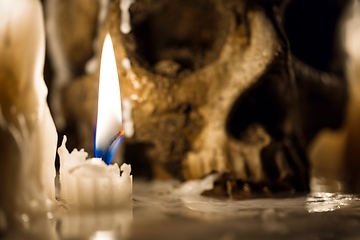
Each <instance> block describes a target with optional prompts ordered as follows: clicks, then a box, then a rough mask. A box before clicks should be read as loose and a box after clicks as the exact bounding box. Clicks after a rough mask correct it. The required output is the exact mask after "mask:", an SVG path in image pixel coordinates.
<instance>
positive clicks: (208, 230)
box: [0, 181, 360, 240]
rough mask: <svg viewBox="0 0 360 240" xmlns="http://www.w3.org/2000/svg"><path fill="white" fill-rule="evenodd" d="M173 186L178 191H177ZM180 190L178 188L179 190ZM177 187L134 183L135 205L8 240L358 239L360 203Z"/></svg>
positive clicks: (69, 216) (46, 225) (75, 214)
mask: <svg viewBox="0 0 360 240" xmlns="http://www.w3.org/2000/svg"><path fill="white" fill-rule="evenodd" d="M174 186H175V187H174ZM176 186H177V187H176ZM178 186H179V185H177V183H174V182H156V183H154V182H153V183H145V182H136V181H135V184H134V193H133V204H132V206H131V207H129V208H125V209H111V210H102V211H75V210H71V211H68V210H64V209H63V210H61V211H58V212H55V213H53V214H52V215H51V216H49V217H50V220H49V219H44V218H39V219H31V220H30V221H29V222H27V223H26V224H23V226H22V227H20V228H19V229H8V231H6V232H5V233H3V234H2V235H0V237H1V236H2V237H4V239H24V238H27V239H171V240H176V239H214V240H233V239H314V240H315V239H319V240H322V239H324V240H325V239H360V198H357V197H356V196H354V195H341V194H311V195H308V196H298V197H293V198H273V199H253V200H242V201H235V200H229V199H223V200H219V199H214V198H208V197H203V196H200V195H198V194H196V193H194V192H191V191H190V192H185V193H184V192H176V191H174V189H178Z"/></svg>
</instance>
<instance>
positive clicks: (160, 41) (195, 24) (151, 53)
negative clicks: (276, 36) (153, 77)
mask: <svg viewBox="0 0 360 240" xmlns="http://www.w3.org/2000/svg"><path fill="white" fill-rule="evenodd" d="M215 2H216V1H215V0H153V1H151V0H142V1H141V0H139V1H137V2H136V3H134V4H133V5H132V7H131V8H130V13H131V26H132V32H131V34H130V36H133V37H131V38H129V37H126V39H128V40H132V41H134V44H135V49H134V52H133V54H134V55H135V56H134V57H135V59H136V60H137V61H138V62H139V63H140V64H141V65H142V66H143V67H145V68H148V69H149V70H151V71H153V72H156V73H159V74H162V75H172V76H176V75H178V74H179V73H180V72H184V71H186V72H190V71H193V70H196V69H199V68H201V67H203V66H205V65H206V64H208V63H209V62H211V61H213V60H215V59H216V58H217V57H218V55H219V53H220V50H221V47H222V45H223V44H224V42H225V39H226V35H227V30H228V29H229V26H228V21H226V19H227V18H228V16H227V14H225V13H224V11H223V10H222V7H221V6H219V4H215ZM224 20H225V21H224ZM128 51H129V49H128ZM130 51H131V50H130ZM130 54H131V53H130Z"/></svg>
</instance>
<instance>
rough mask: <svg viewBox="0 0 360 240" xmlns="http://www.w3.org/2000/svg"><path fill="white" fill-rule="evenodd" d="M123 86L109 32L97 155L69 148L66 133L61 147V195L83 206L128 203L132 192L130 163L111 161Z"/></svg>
mask: <svg viewBox="0 0 360 240" xmlns="http://www.w3.org/2000/svg"><path fill="white" fill-rule="evenodd" d="M120 99H121V98H120V87H119V80H118V74H117V68H116V61H115V54H114V48H113V45H112V41H111V38H110V36H109V35H107V36H106V38H105V41H104V45H103V50H102V55H101V63H100V79H99V99H98V117H97V124H96V132H95V141H94V149H95V157H96V158H92V159H88V160H86V157H87V153H86V152H85V151H84V150H83V149H82V150H80V151H78V150H77V149H74V150H73V151H72V152H71V154H70V153H69V152H68V150H67V149H66V146H65V143H66V136H65V137H64V140H63V142H62V145H61V147H60V148H59V149H58V153H59V155H60V182H61V192H60V193H61V197H62V199H64V200H65V201H66V202H67V204H69V205H70V206H75V207H80V208H96V207H115V206H116V207H118V206H129V205H130V203H131V195H132V176H131V175H130V172H131V167H130V165H127V164H123V165H122V166H121V168H119V166H118V165H117V164H112V165H108V164H110V163H111V161H112V157H113V155H114V153H115V150H116V148H117V146H118V145H119V144H120V142H121V139H122V135H123V132H124V131H123V125H122V115H121V102H120Z"/></svg>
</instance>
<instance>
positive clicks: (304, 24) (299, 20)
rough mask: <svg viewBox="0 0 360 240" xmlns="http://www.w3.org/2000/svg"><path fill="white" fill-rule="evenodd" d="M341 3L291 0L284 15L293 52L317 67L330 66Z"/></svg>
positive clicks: (333, 0) (325, 68)
mask: <svg viewBox="0 0 360 240" xmlns="http://www.w3.org/2000/svg"><path fill="white" fill-rule="evenodd" d="M341 10H342V8H341V4H340V1H337V0H293V1H292V2H291V3H290V4H289V5H288V7H287V9H286V11H285V15H284V24H285V25H284V27H285V32H286V34H287V36H288V39H289V41H290V47H291V50H292V52H293V54H294V55H295V56H296V57H297V58H298V59H300V60H301V61H303V62H305V63H307V64H308V65H310V66H311V67H314V68H316V69H318V70H322V71H329V70H330V68H331V64H332V60H333V59H334V58H333V55H334V45H335V42H334V40H335V32H336V26H337V22H338V20H339V16H340V14H341Z"/></svg>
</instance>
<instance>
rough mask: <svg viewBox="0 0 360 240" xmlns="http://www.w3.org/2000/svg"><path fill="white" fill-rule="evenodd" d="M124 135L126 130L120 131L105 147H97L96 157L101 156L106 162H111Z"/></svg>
mask: <svg viewBox="0 0 360 240" xmlns="http://www.w3.org/2000/svg"><path fill="white" fill-rule="evenodd" d="M123 136H124V130H121V131H119V132H118V133H117V134H116V135H115V136H114V137H113V138H112V139H111V140H110V141H109V142H108V144H107V145H106V146H105V147H104V149H95V157H101V159H102V160H103V161H104V162H105V163H106V164H108V165H109V164H110V163H111V162H112V159H113V157H114V154H115V151H116V149H117V147H118V146H119V145H120V143H121V141H122V139H123Z"/></svg>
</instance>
